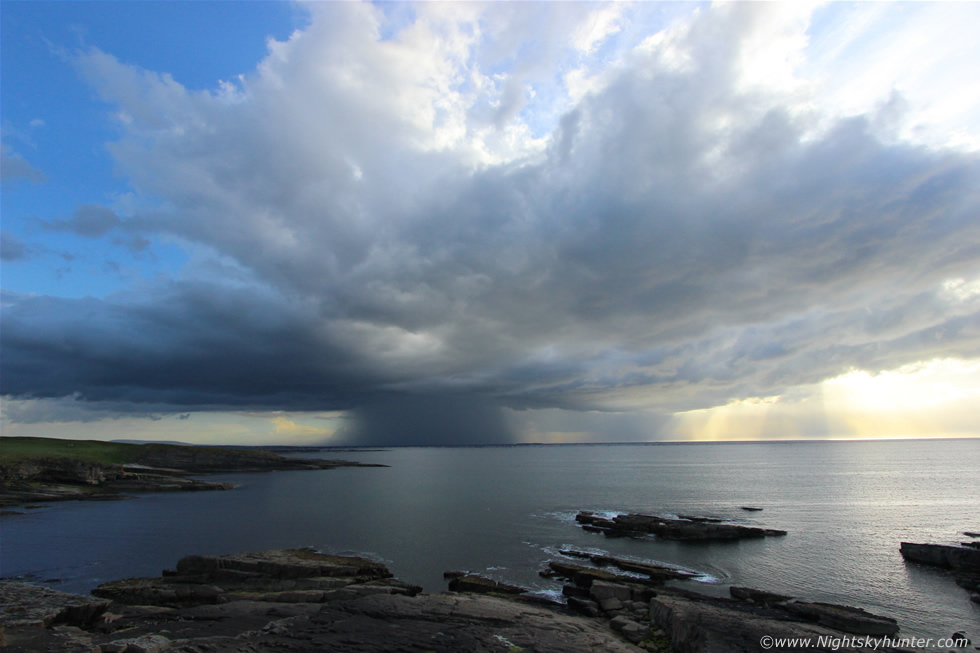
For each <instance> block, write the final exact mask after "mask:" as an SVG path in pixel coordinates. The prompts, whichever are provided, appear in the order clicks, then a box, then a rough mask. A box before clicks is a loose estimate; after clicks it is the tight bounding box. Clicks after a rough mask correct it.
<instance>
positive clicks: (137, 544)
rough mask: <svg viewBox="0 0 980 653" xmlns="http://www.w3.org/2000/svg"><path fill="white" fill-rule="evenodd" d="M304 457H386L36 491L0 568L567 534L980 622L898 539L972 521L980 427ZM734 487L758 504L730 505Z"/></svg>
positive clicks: (451, 563)
mask: <svg viewBox="0 0 980 653" xmlns="http://www.w3.org/2000/svg"><path fill="white" fill-rule="evenodd" d="M304 455H308V456H310V457H324V458H331V457H333V458H346V459H348V460H360V461H363V462H374V463H383V464H386V465H390V467H389V468H346V469H336V470H329V471H297V472H271V473H262V474H227V475H216V476H210V477H208V478H209V479H210V480H227V481H232V482H235V483H238V484H240V487H239V488H237V489H236V490H234V491H230V492H199V493H175V494H147V495H143V496H141V497H140V498H138V499H132V500H121V501H100V502H70V503H61V504H52V505H49V506H45V507H43V508H40V509H34V510H28V511H26V512H25V513H24V514H22V515H9V516H5V517H3V519H2V524H0V575H2V576H5V577H21V578H24V579H26V580H30V581H32V582H42V583H46V584H48V585H50V586H52V587H55V588H57V589H62V590H65V591H75V592H86V591H88V590H90V589H92V588H93V587H95V586H96V585H98V584H99V583H102V582H105V581H109V580H115V579H119V578H123V577H130V576H157V575H159V574H160V572H161V570H162V569H164V568H173V567H174V564H175V563H176V561H177V560H178V559H179V558H180V557H182V556H185V555H190V554H226V553H234V552H239V551H250V550H262V549H272V548H286V547H300V546H313V547H316V548H318V549H321V550H323V551H327V552H331V553H357V554H360V555H367V556H369V557H372V558H374V559H377V560H380V561H383V562H384V563H386V564H387V565H388V566H389V567H390V568H391V570H392V571H393V572H394V573H395V575H396V576H397V577H399V578H401V579H402V580H405V581H408V582H412V583H416V584H419V585H422V586H423V587H424V588H425V590H426V591H429V592H439V591H443V590H445V589H446V582H445V581H444V580H443V577H442V573H443V571H446V570H467V571H472V572H478V573H482V574H485V575H489V576H491V577H493V578H496V579H498V580H503V581H506V582H509V583H514V584H519V585H524V586H528V587H532V588H534V589H536V590H538V591H541V592H543V593H557V592H558V591H559V590H560V585H559V584H558V583H555V582H552V581H550V580H548V579H544V578H541V577H540V576H538V571H539V570H540V569H543V568H545V567H546V564H547V561H548V560H552V559H559V554H558V553H557V550H558V549H560V548H563V547H573V548H577V549H580V550H585V551H594V552H603V553H608V554H611V555H614V556H619V557H628V558H635V559H637V560H649V561H658V562H664V563H669V564H672V565H676V566H678V567H682V568H685V569H690V570H693V571H696V572H699V573H700V574H701V577H700V578H699V580H698V581H697V582H696V583H690V582H689V583H688V584H689V585H691V586H692V589H697V590H699V591H703V592H706V593H713V594H720V595H727V588H728V586H730V585H744V586H750V587H755V588H760V589H766V590H770V591H775V592H779V593H784V594H789V595H791V596H795V597H799V598H804V599H808V600H815V601H829V602H834V603H844V604H848V605H854V606H859V607H863V608H865V609H868V610H870V611H872V612H876V613H880V614H885V615H889V616H892V617H895V618H897V619H898V620H899V623H900V625H901V626H902V632H903V633H904V634H907V635H920V636H923V637H948V636H949V635H950V634H951V633H953V632H954V631H957V630H965V631H966V632H967V633H968V634H969V635H970V637H971V638H972V639H973V640H974V641H978V640H980V605H977V604H976V603H971V602H970V600H969V596H968V593H967V592H966V591H965V590H963V589H962V588H960V587H958V586H957V585H956V584H955V583H954V582H953V579H952V578H951V577H950V575H949V574H948V573H947V572H945V571H942V570H939V569H932V568H929V567H924V566H919V565H915V564H906V563H905V562H904V561H903V559H902V557H901V555H900V554H899V550H898V549H899V543H900V542H901V541H903V540H905V541H913V542H934V543H956V542H960V541H966V540H968V539H969V538H967V537H965V536H964V535H963V534H962V532H963V531H980V440H977V439H967V440H905V441H859V442H855V441H851V442H847V441H822V442H815V441H804V442H778V443H777V442H765V443H710V444H642V445H633V444H630V445H563V446H555V445H542V446H512V447H461V448H432V447H426V448H394V449H388V450H384V451H373V452H368V451H364V452H344V453H334V452H329V451H327V452H322V453H318V454H304ZM741 506H758V507H761V508H763V510H762V511H761V512H746V511H743V510H741V508H740V507H741ZM579 510H595V511H609V512H644V513H656V514H678V513H684V514H698V515H706V516H715V517H724V518H730V519H733V520H736V521H738V522H742V523H746V524H753V525H760V526H766V527H770V528H779V529H783V530H786V531H788V532H789V534H788V535H787V536H785V537H775V538H772V537H771V538H765V539H762V540H743V541H740V542H735V543H709V544H690V543H688V544H685V543H677V542H660V541H657V540H656V539H645V540H633V539H610V538H606V537H604V536H603V535H601V534H594V533H588V532H586V531H583V530H582V529H580V528H579V527H578V526H577V525H576V523H575V521H574V516H575V514H576V512H577V511H579Z"/></svg>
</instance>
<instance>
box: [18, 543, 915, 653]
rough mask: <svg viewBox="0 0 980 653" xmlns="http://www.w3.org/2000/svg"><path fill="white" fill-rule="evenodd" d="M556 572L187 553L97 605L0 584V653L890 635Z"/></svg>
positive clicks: (537, 647)
mask: <svg viewBox="0 0 980 653" xmlns="http://www.w3.org/2000/svg"><path fill="white" fill-rule="evenodd" d="M583 555H585V554H583ZM590 562H592V561H591V560H590ZM621 562H627V563H630V562H631V561H621ZM559 564H565V563H559ZM607 564H609V563H607ZM632 564H644V563H632ZM652 566H654V567H655V565H652ZM563 569H564V571H563V572H562V573H563V574H564V573H569V574H571V577H572V578H573V579H574V580H573V582H572V583H571V584H569V585H566V586H565V588H566V592H565V594H566V596H567V597H568V604H567V605H562V604H558V603H555V602H549V601H547V600H545V599H540V598H538V599H535V598H534V597H529V596H527V595H517V592H518V591H522V590H523V588H519V587H516V586H511V585H506V584H503V583H499V582H497V581H494V580H491V579H486V578H482V577H480V576H476V575H474V574H468V573H463V572H457V573H452V572H449V573H447V577H449V578H451V580H452V581H455V582H454V586H455V587H456V589H457V590H458V591H456V592H449V593H444V594H424V593H422V592H421V591H420V589H421V588H419V587H417V586H413V585H409V584H407V583H403V582H401V581H399V580H397V579H395V578H393V577H392V575H391V573H390V572H389V570H388V569H387V568H386V567H385V566H384V565H382V564H380V563H377V562H374V561H371V560H366V559H363V558H355V557H347V556H330V555H325V554H320V553H317V552H315V551H312V550H308V549H292V550H277V551H265V552H260V553H242V554H237V555H229V556H189V557H186V558H183V559H182V560H180V561H179V562H178V563H177V566H176V568H175V569H173V570H168V571H165V572H164V573H163V575H162V576H161V577H159V578H140V579H127V580H123V581H117V582H113V583H106V584H104V585H101V586H100V587H99V588H97V589H96V590H95V591H94V592H93V593H94V594H95V595H96V596H97V598H92V597H84V596H77V595H71V594H65V593H63V592H56V591H54V590H50V589H46V588H38V587H34V586H30V585H25V584H23V583H13V582H7V583H0V597H2V606H0V628H2V629H0V646H5V647H6V648H5V650H6V651H10V652H11V653H27V652H28V651H64V652H67V653H163V652H165V651H166V652H172V653H239V652H245V653H249V652H251V653H259V652H262V653H272V652H276V653H279V652H283V651H284V652H287V653H290V652H291V653H305V652H310V653H312V652H317V653H319V652H321V651H331V652H339V653H344V652H354V651H357V652H363V651H436V652H438V653H444V652H450V651H461V652H462V651H466V652H470V651H476V652H485V653H498V652H499V653H517V652H519V651H528V652H530V651H536V652H542V653H551V652H553V653H576V652H582V653H586V652H588V653H591V652H593V651H610V652H612V653H629V652H634V653H635V652H639V651H655V652H659V653H673V652H679V653H713V652H716V651H717V652H721V651H725V652H728V651H757V650H760V647H759V642H760V638H761V637H762V636H763V635H770V636H777V637H778V636H784V635H785V636H814V637H818V636H820V635H824V636H830V637H838V638H839V637H840V636H841V635H842V634H844V633H857V632H860V633H879V632H880V633H894V632H896V631H897V630H898V626H897V624H895V622H894V621H893V620H890V619H887V618H884V617H878V616H876V615H872V614H869V613H867V612H865V611H863V610H858V609H855V608H848V607H845V606H833V605H828V604H819V603H807V602H803V601H797V600H793V599H791V598H789V597H783V596H779V595H775V594H772V593H770V592H765V591H761V590H753V589H748V588H733V590H732V595H733V596H736V595H737V596H739V597H741V598H740V599H713V598H708V597H705V596H702V595H699V594H695V593H694V592H688V591H684V590H679V589H673V588H665V587H663V586H662V584H661V585H656V584H655V583H654V581H653V580H652V578H651V579H649V580H646V581H644V579H639V580H640V581H641V582H636V581H637V580H638V579H637V578H636V577H635V574H636V572H629V573H631V574H633V575H632V576H625V575H617V574H615V573H613V572H611V571H608V570H603V569H598V568H591V570H592V571H593V572H595V573H583V572H582V571H579V570H575V569H571V568H563ZM580 569H587V568H586V567H580ZM781 650H788V649H781ZM807 650H817V651H821V650H830V649H823V648H820V647H819V646H816V647H813V648H809V649H807ZM855 650H862V649H855ZM878 650H888V651H890V650H893V649H887V648H878Z"/></svg>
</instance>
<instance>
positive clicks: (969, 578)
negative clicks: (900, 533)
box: [899, 542, 980, 603]
mask: <svg viewBox="0 0 980 653" xmlns="http://www.w3.org/2000/svg"><path fill="white" fill-rule="evenodd" d="M971 544H973V543H972V542H969V543H964V544H963V545H961V546H950V545H948V544H916V543H914V542H902V544H901V547H900V549H899V550H900V551H901V553H902V557H903V558H905V559H906V560H909V561H912V562H918V563H920V564H924V565H931V566H934V567H942V568H943V569H950V570H952V572H953V578H954V579H955V581H956V584H957V585H959V586H960V587H962V588H964V589H965V590H967V591H968V592H970V593H971V594H970V600H971V601H973V602H974V603H980V549H978V548H975V547H973V546H970V545H971Z"/></svg>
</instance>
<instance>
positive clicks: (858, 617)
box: [780, 601, 898, 636]
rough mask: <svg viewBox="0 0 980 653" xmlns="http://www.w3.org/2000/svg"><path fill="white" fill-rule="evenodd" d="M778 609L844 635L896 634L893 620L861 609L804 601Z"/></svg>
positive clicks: (896, 625) (896, 627)
mask: <svg viewBox="0 0 980 653" xmlns="http://www.w3.org/2000/svg"><path fill="white" fill-rule="evenodd" d="M780 607H781V608H782V609H783V610H786V611H787V612H789V613H790V614H794V615H797V616H800V617H803V618H804V619H808V620H810V621H816V622H817V623H819V624H820V625H823V626H827V627H828V628H833V629H834V630H840V631H842V632H845V633H853V634H855V635H879V636H881V635H894V634H895V633H897V632H898V622H897V621H895V620H894V619H892V618H890V617H882V616H879V615H875V614H871V613H870V612H867V611H866V610H862V609H861V608H853V607H850V606H846V605H833V604H830V603H808V602H805V601H794V602H792V603H786V604H784V605H782V606H780Z"/></svg>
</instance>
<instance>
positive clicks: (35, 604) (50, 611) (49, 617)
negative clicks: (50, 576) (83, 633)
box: [0, 581, 109, 627]
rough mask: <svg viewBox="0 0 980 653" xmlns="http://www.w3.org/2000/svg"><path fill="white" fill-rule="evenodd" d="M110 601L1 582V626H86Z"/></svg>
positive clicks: (29, 585) (45, 588)
mask: <svg viewBox="0 0 980 653" xmlns="http://www.w3.org/2000/svg"><path fill="white" fill-rule="evenodd" d="M108 607H109V601H103V600H99V599H94V598H92V597H88V596H79V595H78V594H68V593H66V592H59V591H57V590H53V589H50V588H48V587H39V586H37V585H31V584H29V583H18V582H14V581H3V582H0V626H4V627H9V626H31V625H32V626H40V627H47V626H51V625H53V624H67V625H71V626H87V625H89V624H91V623H92V622H94V621H95V620H96V619H97V618H98V617H99V615H101V614H102V613H103V612H105V611H106V609H107V608H108Z"/></svg>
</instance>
